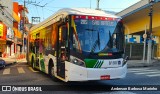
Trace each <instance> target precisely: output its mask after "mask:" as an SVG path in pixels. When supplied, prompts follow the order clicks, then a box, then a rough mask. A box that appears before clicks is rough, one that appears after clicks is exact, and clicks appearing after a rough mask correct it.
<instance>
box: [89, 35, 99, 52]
mask: <svg viewBox="0 0 160 94" xmlns="http://www.w3.org/2000/svg"><path fill="white" fill-rule="evenodd" d="M97 35H98V36H97V37H98V39H97V40H96V41H95V43H94V44H93V46H92V49H91V53H94V51H95V49H96V47H97V45H98V47H99V49H100V38H99V32H98V34H97Z"/></svg>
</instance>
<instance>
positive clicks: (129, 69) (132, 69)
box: [128, 68, 151, 70]
mask: <svg viewBox="0 0 160 94" xmlns="http://www.w3.org/2000/svg"><path fill="white" fill-rule="evenodd" d="M128 70H151V69H150V68H141V69H138V68H136V69H128Z"/></svg>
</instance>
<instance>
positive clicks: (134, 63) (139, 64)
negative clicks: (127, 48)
mask: <svg viewBox="0 0 160 94" xmlns="http://www.w3.org/2000/svg"><path fill="white" fill-rule="evenodd" d="M152 66H160V60H158V59H153V60H152V61H151V64H148V63H147V60H145V61H144V62H143V60H128V61H127V67H128V68H134V67H152Z"/></svg>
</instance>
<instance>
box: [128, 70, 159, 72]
mask: <svg viewBox="0 0 160 94" xmlns="http://www.w3.org/2000/svg"><path fill="white" fill-rule="evenodd" d="M152 71H159V70H128V72H152Z"/></svg>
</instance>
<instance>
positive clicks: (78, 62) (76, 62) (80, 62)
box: [71, 58, 85, 67]
mask: <svg viewBox="0 0 160 94" xmlns="http://www.w3.org/2000/svg"><path fill="white" fill-rule="evenodd" d="M71 63H73V64H76V65H79V66H82V67H85V63H84V62H83V61H82V60H80V59H77V58H71Z"/></svg>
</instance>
